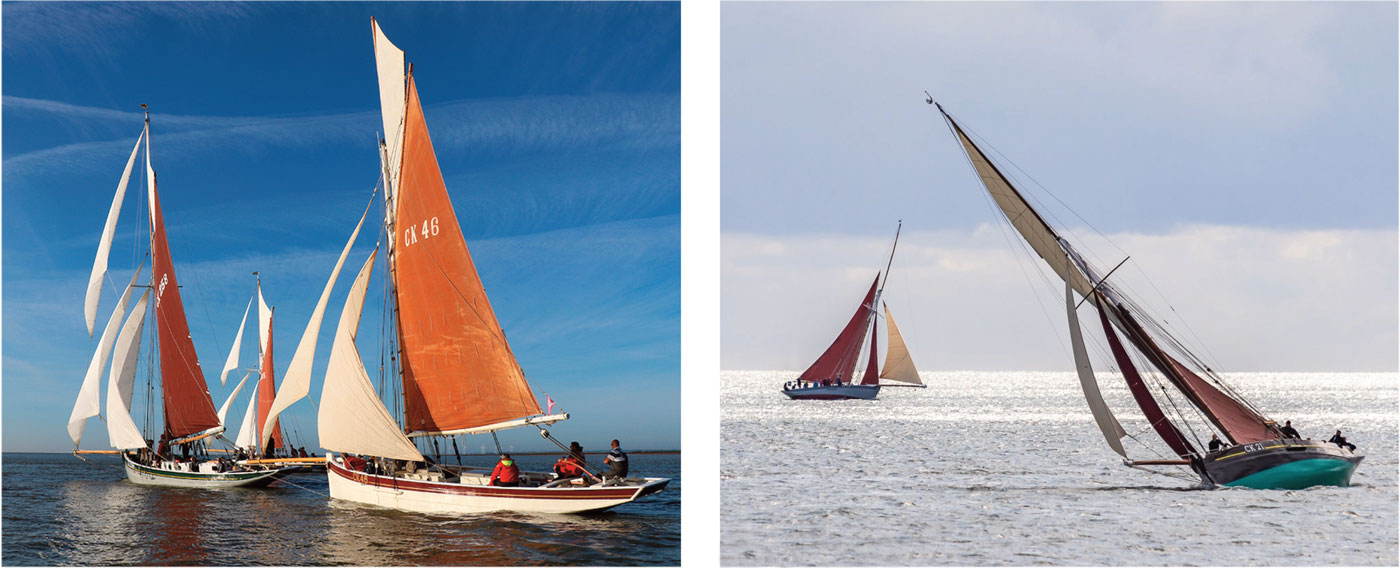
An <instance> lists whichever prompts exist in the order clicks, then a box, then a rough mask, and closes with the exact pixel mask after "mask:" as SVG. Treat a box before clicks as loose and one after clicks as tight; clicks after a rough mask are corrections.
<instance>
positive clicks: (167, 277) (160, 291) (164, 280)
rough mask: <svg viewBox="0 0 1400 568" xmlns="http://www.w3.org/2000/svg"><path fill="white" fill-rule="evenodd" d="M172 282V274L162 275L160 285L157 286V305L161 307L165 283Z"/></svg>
mask: <svg viewBox="0 0 1400 568" xmlns="http://www.w3.org/2000/svg"><path fill="white" fill-rule="evenodd" d="M169 283H170V275H169V274H162V275H160V287H159V288H156V307H157V308H159V307H160V297H161V296H162V295H164V294H165V285H166V284H169Z"/></svg>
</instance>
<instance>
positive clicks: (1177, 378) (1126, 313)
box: [930, 101, 1364, 489]
mask: <svg viewBox="0 0 1400 568" xmlns="http://www.w3.org/2000/svg"><path fill="white" fill-rule="evenodd" d="M930 102H932V101H930ZM938 111H939V112H940V113H941V114H942V115H943V119H944V120H945V121H946V122H947V125H948V127H949V130H950V131H951V132H952V133H953V135H954V137H956V138H957V140H958V142H959V143H960V144H961V145H962V148H963V151H964V153H965V154H966V155H967V158H968V160H969V161H970V162H971V164H972V167H973V169H974V170H976V172H977V175H978V177H980V178H981V180H982V183H983V185H985V186H986V188H987V191H988V192H989V193H990V194H991V196H992V200H993V201H994V202H995V203H996V205H997V207H998V208H1000V210H1001V212H1002V213H1003V214H1005V216H1006V218H1007V219H1008V220H1009V222H1010V223H1011V226H1012V227H1015V228H1016V231H1017V232H1019V233H1020V234H1021V237H1022V238H1024V239H1025V241H1026V243H1027V244H1029V245H1030V247H1031V248H1032V249H1033V250H1035V252H1036V253H1037V254H1038V255H1039V256H1040V258H1041V259H1043V260H1044V261H1045V262H1046V264H1048V265H1049V266H1050V268H1051V270H1053V271H1054V272H1055V274H1056V275H1057V276H1059V277H1060V279H1061V280H1063V281H1064V282H1065V304H1066V311H1067V312H1068V318H1069V325H1070V339H1071V343H1072V350H1073V352H1074V359H1075V367H1076V369H1077V371H1078V374H1079V379H1080V385H1081V387H1082V388H1083V390H1084V395H1085V398H1086V400H1087V401H1088V404H1089V408H1090V411H1091V412H1092V414H1093V416H1094V420H1095V422H1096V423H1097V424H1098V426H1099V429H1100V430H1101V431H1102V432H1103V434H1104V438H1105V439H1106V440H1107V442H1108V444H1109V446H1110V447H1111V448H1113V450H1114V451H1115V452H1117V453H1118V454H1119V455H1121V456H1123V460H1124V464H1126V465H1128V466H1132V467H1137V466H1185V467H1189V468H1190V469H1191V470H1192V471H1193V472H1195V473H1196V474H1197V475H1198V476H1199V477H1200V480H1201V482H1202V484H1204V485H1206V486H1214V485H1228V486H1240V487H1252V488H1259V489H1301V488H1304V487H1311V486H1314V485H1337V486H1346V485H1348V484H1349V483H1350V480H1351V475H1352V473H1353V472H1354V471H1355V470H1356V466H1357V464H1359V463H1360V462H1361V460H1362V458H1363V457H1364V456H1362V454H1361V453H1359V452H1355V451H1349V450H1347V449H1344V448H1341V447H1338V446H1336V445H1333V444H1329V443H1324V442H1321V441H1318V440H1308V439H1298V438H1294V437H1286V436H1284V434H1283V432H1282V431H1281V430H1280V428H1279V427H1278V424H1277V423H1276V422H1275V421H1274V420H1270V419H1269V418H1267V417H1265V416H1264V415H1263V414H1262V413H1261V412H1260V410H1259V409H1258V408H1256V407H1255V406H1254V405H1252V404H1250V403H1249V402H1248V401H1247V400H1245V399H1244V397H1242V396H1241V395H1240V393H1239V392H1237V391H1235V390H1234V389H1233V388H1230V386H1229V385H1228V384H1226V383H1225V381H1224V380H1223V378H1222V377H1220V375H1219V374H1218V373H1216V372H1215V371H1214V370H1212V369H1211V368H1210V367H1209V366H1207V365H1206V364H1205V363H1204V362H1203V361H1202V360H1201V359H1200V358H1198V357H1197V356H1196V355H1194V354H1193V353H1191V351H1190V350H1188V349H1187V348H1186V346H1185V344H1184V343H1182V342H1181V341H1179V340H1177V339H1176V338H1174V337H1172V336H1171V334H1170V333H1169V332H1168V331H1167V328H1166V326H1165V325H1163V324H1161V323H1158V322H1157V321H1155V320H1154V319H1153V318H1152V317H1150V315H1149V314H1148V313H1147V311H1146V310H1144V309H1143V308H1142V307H1141V306H1140V305H1139V304H1138V303H1136V302H1134V301H1133V300H1132V299H1131V298H1130V297H1129V296H1128V295H1127V294H1126V293H1125V292H1124V291H1123V290H1122V289H1120V288H1119V287H1118V286H1115V285H1114V282H1112V281H1110V280H1109V279H1108V277H1109V276H1112V274H1113V272H1114V271H1115V270H1117V267H1114V269H1113V270H1110V271H1109V272H1108V273H1106V274H1104V273H1102V272H1101V271H1099V270H1098V269H1097V268H1095V267H1093V266H1092V265H1090V263H1089V262H1088V261H1086V260H1085V259H1084V257H1083V256H1082V255H1080V254H1079V252H1077V251H1076V250H1075V248H1074V247H1073V246H1072V245H1071V244H1070V243H1069V242H1068V241H1067V240H1065V239H1064V238H1062V237H1061V235H1060V234H1059V233H1058V232H1056V231H1055V229H1054V228H1052V227H1051V226H1050V224H1049V223H1047V222H1046V220H1045V218H1043V217H1041V215H1040V214H1039V213H1038V212H1037V211H1036V210H1035V209H1034V208H1033V207H1031V205H1030V203H1029V202H1027V201H1026V199H1025V198H1024V197H1023V196H1022V195H1021V192H1020V191H1018V190H1017V189H1016V187H1015V186H1014V185H1013V184H1012V183H1011V181H1010V180H1009V179H1007V178H1006V176H1005V175H1003V174H1002V172H1001V170H1000V169H998V168H997V166H996V165H995V164H994V163H993V162H992V160H991V159H990V158H988V157H987V155H986V154H985V153H983V152H982V150H981V149H980V148H978V146H977V144H975V143H974V142H973V141H972V139H971V138H970V137H969V136H968V135H967V134H966V133H965V132H964V131H963V128H962V126H961V125H960V124H959V123H958V122H957V121H956V120H954V119H953V117H952V116H950V115H949V114H948V112H947V111H945V110H944V109H943V105H941V104H940V105H938ZM1124 262H1126V259H1124ZM1119 266H1122V263H1121V262H1120V263H1119ZM1100 274H1103V276H1099V275H1100ZM1076 293H1077V294H1078V295H1079V296H1080V297H1081V298H1083V300H1081V301H1080V303H1081V304H1082V303H1089V304H1091V305H1093V307H1094V308H1095V310H1096V311H1097V312H1098V320H1099V324H1100V326H1101V327H1102V328H1103V332H1104V337H1105V339H1107V341H1108V345H1109V348H1110V350H1111V351H1112V354H1113V359H1114V361H1115V362H1116V363H1117V365H1118V369H1119V371H1120V372H1121V373H1122V374H1123V378H1124V379H1125V380H1126V381H1127V383H1128V389H1129V390H1130V391H1131V392H1132V395H1133V399H1134V401H1135V402H1136V403H1137V405H1138V407H1139V408H1141V410H1142V412H1143V415H1144V416H1145V417H1146V418H1147V421H1148V423H1149V424H1150V425H1151V426H1152V429H1153V430H1154V431H1155V432H1156V433H1157V435H1158V436H1160V437H1161V438H1162V441H1164V442H1166V444H1167V446H1168V447H1170V448H1171V450H1172V452H1174V453H1175V454H1176V455H1177V459H1153V460H1133V459H1129V458H1128V456H1127V453H1126V451H1125V450H1124V449H1123V445H1122V443H1121V439H1122V438H1123V437H1125V436H1126V435H1127V434H1126V433H1125V432H1124V431H1123V429H1122V426H1121V425H1120V424H1119V423H1118V420H1117V419H1116V418H1115V417H1114V416H1113V413H1112V412H1111V411H1110V410H1109V408H1108V406H1107V405H1106V404H1105V403H1104V400H1103V397H1102V396H1101V395H1100V393H1099V389H1098V384H1097V383H1096V380H1095V377H1094V373H1093V368H1092V367H1091V365H1090V362H1089V358H1088V354H1087V351H1086V350H1085V348H1084V341H1083V337H1082V332H1081V330H1080V327H1079V319H1078V314H1077V313H1076V308H1077V306H1078V305H1079V304H1076V303H1075V301H1074V295H1075V294H1076ZM1120 333H1121V334H1122V336H1123V337H1124V338H1126V339H1127V342H1128V344H1130V345H1131V346H1132V347H1133V348H1134V349H1135V350H1136V351H1137V354H1138V360H1139V361H1141V360H1146V361H1147V362H1148V363H1149V364H1150V365H1151V366H1152V367H1154V368H1156V370H1157V371H1158V373H1156V374H1150V375H1149V374H1145V373H1139V372H1138V370H1137V367H1136V366H1135V365H1134V362H1133V361H1134V357H1133V356H1132V355H1131V354H1130V353H1129V352H1128V350H1127V349H1126V348H1125V346H1124V344H1123V342H1122V341H1121V340H1120V339H1119V334H1120ZM1169 350H1170V351H1172V352H1173V353H1174V354H1175V356H1173V354H1169V353H1168V351H1169ZM1193 367H1194V368H1195V370H1192V368H1193ZM1149 382H1151V383H1155V385H1153V386H1155V387H1158V388H1156V390H1157V391H1158V392H1160V393H1161V394H1160V396H1161V397H1162V398H1165V399H1166V401H1167V404H1165V405H1163V404H1159V399H1158V396H1159V395H1157V394H1154V392H1153V389H1152V388H1149ZM1164 382H1165V383H1167V384H1170V385H1171V386H1172V387H1174V389H1175V390H1176V391H1177V392H1178V393H1179V394H1180V395H1181V397H1180V399H1178V398H1177V397H1174V396H1172V395H1170V393H1169V391H1168V389H1167V387H1166V385H1165V384H1163V383H1164ZM1181 399H1184V400H1183V401H1182V403H1181V404H1178V400H1181ZM1186 405H1189V406H1186ZM1164 406H1165V407H1166V408H1167V409H1170V413H1171V414H1172V416H1168V411H1167V410H1165V409H1164ZM1183 406H1186V407H1187V408H1194V409H1195V410H1197V411H1199V413H1200V416H1203V417H1204V420H1200V421H1198V422H1205V424H1204V430H1203V431H1204V433H1205V434H1206V435H1209V434H1211V433H1212V432H1214V433H1218V435H1219V437H1220V438H1222V439H1223V441H1225V442H1226V443H1224V444H1223V446H1222V447H1220V448H1219V449H1215V450H1210V449H1208V448H1207V449H1202V448H1203V447H1206V446H1205V444H1202V440H1201V437H1200V435H1198V434H1197V432H1198V430H1197V427H1195V426H1193V425H1192V424H1191V423H1190V422H1188V421H1187V420H1186V415H1185V414H1184V413H1183V412H1182V407H1183Z"/></svg>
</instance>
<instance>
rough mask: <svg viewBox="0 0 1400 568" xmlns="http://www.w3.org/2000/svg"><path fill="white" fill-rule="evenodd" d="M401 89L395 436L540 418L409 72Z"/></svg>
mask: <svg viewBox="0 0 1400 568" xmlns="http://www.w3.org/2000/svg"><path fill="white" fill-rule="evenodd" d="M407 89H408V104H407V107H406V109H405V111H406V112H405V115H404V132H403V155H402V160H403V162H402V166H401V170H400V173H399V176H400V178H399V187H398V188H397V191H396V192H395V199H394V202H395V205H396V206H395V213H394V222H395V232H396V234H395V238H394V240H393V242H394V264H393V268H394V273H393V276H394V286H395V288H396V290H397V296H398V308H399V338H400V348H401V350H402V358H401V361H400V365H401V368H402V373H403V383H404V402H405V404H404V406H405V417H406V422H407V424H405V430H406V431H407V432H418V433H427V434H437V433H451V432H454V431H460V430H465V429H471V428H479V427H482V426H490V425H493V424H498V423H501V422H506V421H510V420H516V419H520V418H523V417H527V416H533V415H537V414H540V413H541V412H540V405H539V402H538V401H536V400H535V396H534V394H533V393H532V392H531V391H530V385H529V383H528V382H526V380H525V373H524V371H522V370H521V369H520V365H519V363H517V362H516V360H515V355H514V354H513V353H511V350H510V345H509V344H508V343H506V337H505V332H503V331H502V330H501V327H500V324H499V323H497V321H496V314H495V312H494V311H492V309H491V302H490V300H488V299H487V298H486V291H485V289H484V288H483V287H482V285H481V278H480V277H479V276H478V275H477V273H476V266H475V265H474V264H473V263H472V259H471V254H470V253H469V252H467V242H466V240H465V239H464V238H463V237H462V229H461V227H460V226H459V225H458V224H457V215H456V213H455V212H454V211H453V209H452V201H451V199H449V198H448V195H447V188H446V186H445V185H444V183H443V180H442V171H441V170H439V169H438V163H437V156H436V155H435V154H434V153H433V145H432V141H431V140H430V139H429V138H428V125H427V123H426V122H425V121H424V119H423V108H422V105H421V103H420V102H419V100H418V89H417V86H416V84H415V83H414V80H413V74H412V71H410V72H409V76H408V85H407Z"/></svg>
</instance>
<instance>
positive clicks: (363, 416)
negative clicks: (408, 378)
mask: <svg viewBox="0 0 1400 568" xmlns="http://www.w3.org/2000/svg"><path fill="white" fill-rule="evenodd" d="M378 252H379V249H375V250H374V252H373V253H370V255H369V258H368V259H366V260H365V264H364V266H363V267H362V268H360V274H359V276H356V277H355V284H354V285H352V286H351V287H350V295H349V297H347V298H346V299H345V308H344V309H342V310H341V312H340V325H339V326H337V327H336V331H335V344H334V345H332V346H331V359H330V362H329V363H327V364H326V381H325V384H324V386H323V387H322V388H321V406H320V407H319V409H318V413H317V415H316V424H317V433H318V435H319V437H320V440H321V447H322V448H325V449H327V450H332V451H337V452H352V453H357V454H368V455H372V456H379V457H386V458H394V459H401V460H411V461H423V455H422V454H421V453H419V452H418V448H416V447H414V445H413V442H410V441H409V440H408V438H407V437H405V436H404V435H403V432H402V431H400V430H399V424H398V422H395V421H394V417H393V416H390V415H389V411H388V410H387V409H385V408H384V403H383V402H382V401H380V400H379V394H378V393H377V392H376V391H375V389H374V384H372V383H370V380H369V373H367V372H365V364H364V361H362V360H361V359H360V352H359V350H358V349H356V348H355V334H356V331H357V330H358V329H359V327H360V313H361V310H362V309H363V308H364V305H365V291H366V290H368V288H369V276H370V272H371V271H372V270H373V269H374V255H375V254H377V253H378Z"/></svg>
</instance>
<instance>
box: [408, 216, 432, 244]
mask: <svg viewBox="0 0 1400 568" xmlns="http://www.w3.org/2000/svg"><path fill="white" fill-rule="evenodd" d="M437 234H438V218H437V217H433V218H432V219H425V220H423V223H422V224H421V225H420V224H416V223H415V224H413V225H409V226H408V228H407V229H404V230H403V246H409V245H412V244H417V243H418V239H419V238H420V237H421V238H422V239H423V240H428V239H430V238H432V237H436V236H437Z"/></svg>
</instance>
